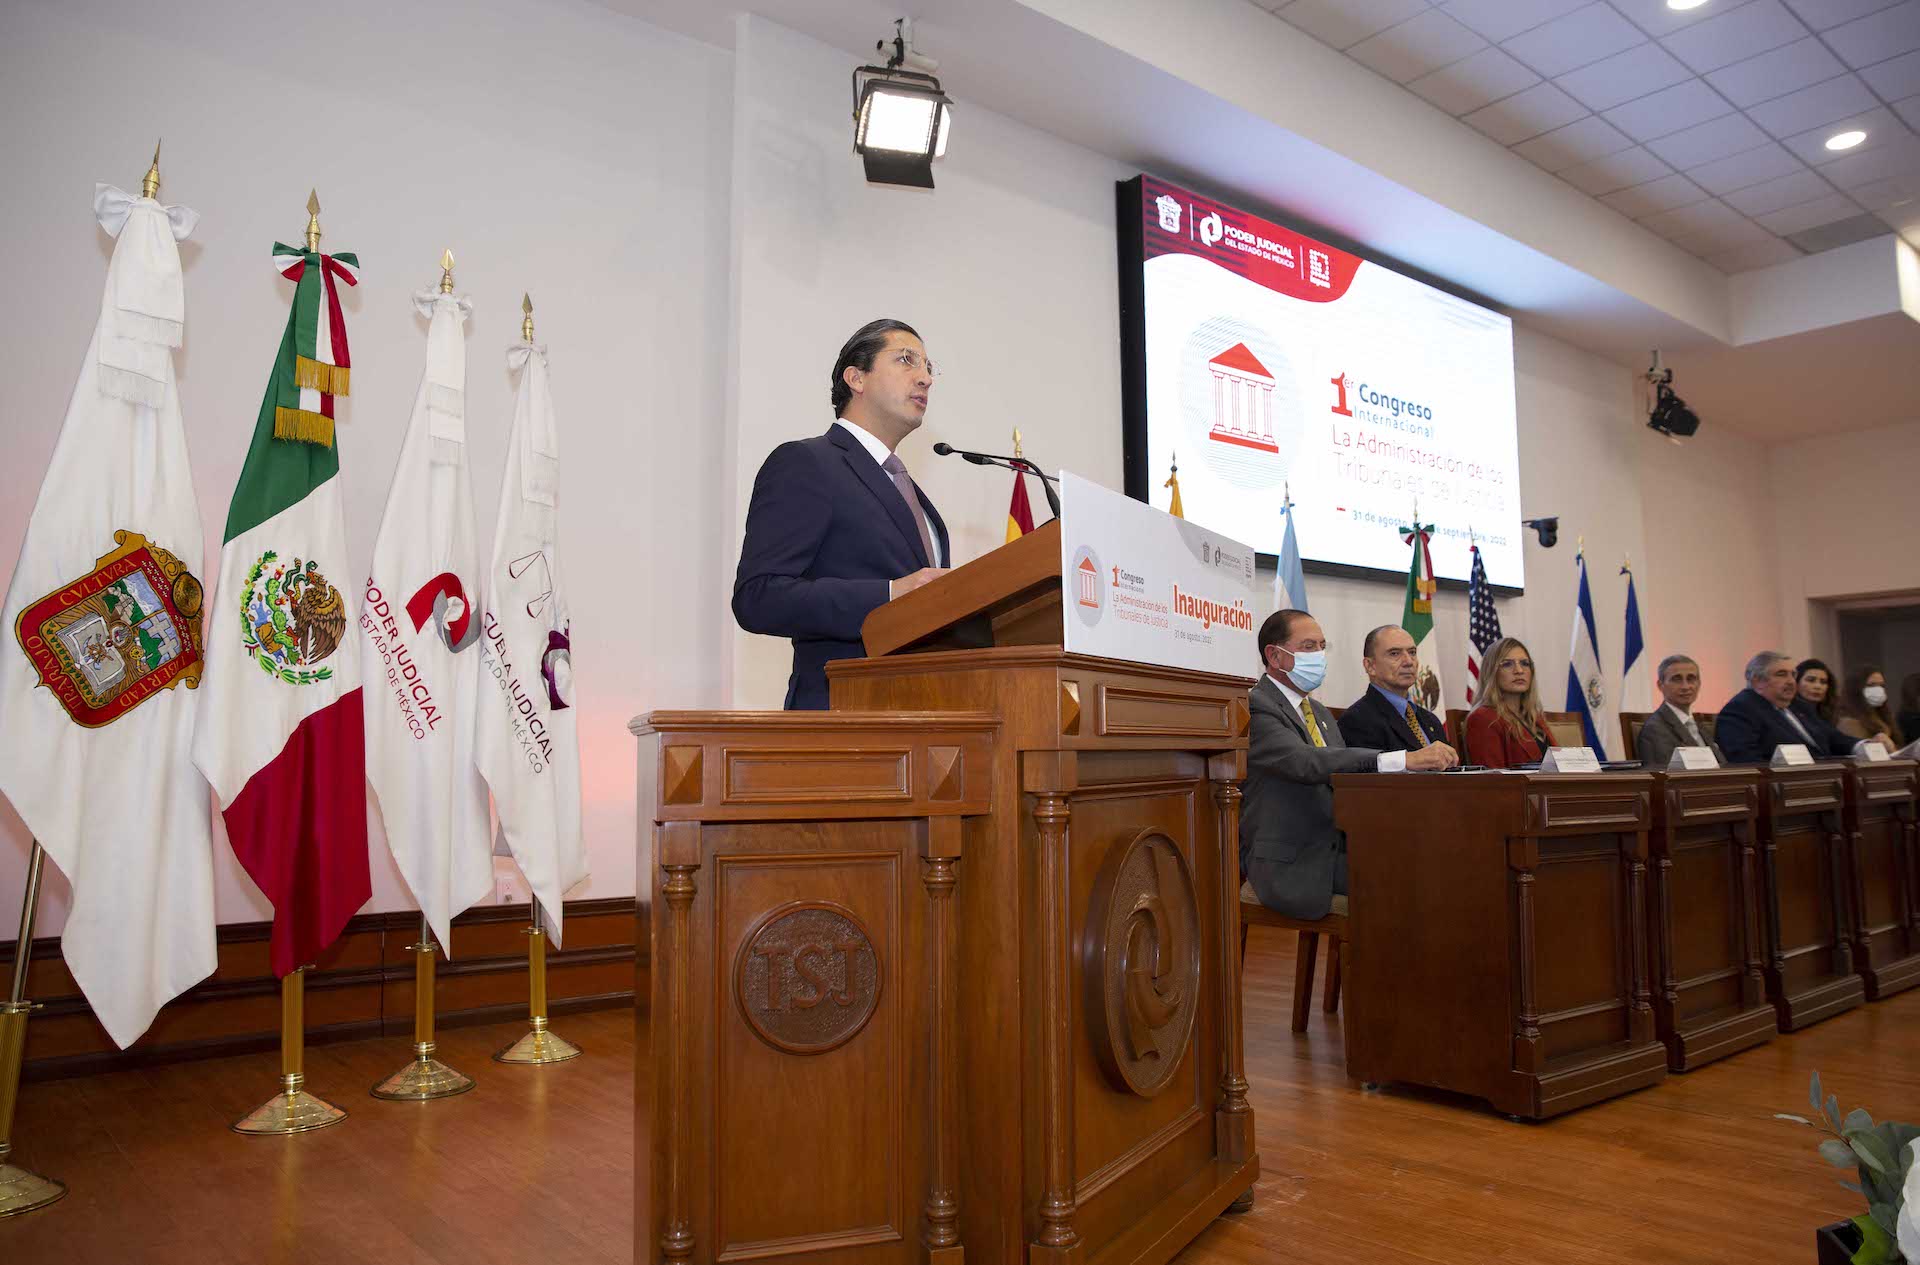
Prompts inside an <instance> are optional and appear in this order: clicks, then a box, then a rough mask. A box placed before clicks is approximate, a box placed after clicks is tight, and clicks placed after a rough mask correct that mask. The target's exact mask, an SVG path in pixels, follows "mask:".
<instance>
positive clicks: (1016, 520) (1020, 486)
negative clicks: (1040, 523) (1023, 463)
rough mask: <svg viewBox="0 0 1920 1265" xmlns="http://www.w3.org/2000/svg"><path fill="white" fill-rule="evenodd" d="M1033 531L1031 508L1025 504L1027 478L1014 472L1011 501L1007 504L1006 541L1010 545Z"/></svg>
mask: <svg viewBox="0 0 1920 1265" xmlns="http://www.w3.org/2000/svg"><path fill="white" fill-rule="evenodd" d="M1032 530H1033V506H1032V505H1029V504H1028V503H1027V476H1026V475H1024V474H1022V473H1020V472H1019V471H1017V470H1016V471H1015V472H1014V475H1013V499H1012V500H1011V501H1009V502H1007V541H1008V543H1012V542H1013V541H1016V540H1018V539H1020V537H1022V536H1024V535H1026V534H1027V533H1028V532H1030V531H1032Z"/></svg>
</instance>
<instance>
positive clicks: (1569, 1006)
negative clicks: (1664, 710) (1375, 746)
mask: <svg viewBox="0 0 1920 1265" xmlns="http://www.w3.org/2000/svg"><path fill="white" fill-rule="evenodd" d="M1916 770H1917V766H1916V765H1915V764H1914V763H1913V762H1911V761H1890V762H1882V763H1867V762H1864V761H1846V762H1831V763H1823V764H1816V765H1812V766H1805V767H1799V768H1782V769H1771V768H1754V767H1732V768H1725V769H1720V770H1717V771H1703V772H1671V773H1670V772H1665V771H1660V772H1602V773H1596V774H1548V773H1537V772H1498V773H1472V774H1414V775H1408V774H1385V775H1382V774H1345V775H1341V776H1338V777H1336V778H1335V779H1334V813H1335V817H1336V820H1337V821H1338V823H1339V825H1340V827H1341V828H1342V829H1343V830H1345V831H1346V833H1347V841H1348V866H1349V880H1348V890H1349V893H1350V897H1351V911H1350V913H1349V915H1348V933H1349V937H1350V938H1349V939H1348V941H1347V942H1346V943H1345V944H1344V945H1343V959H1342V976H1343V987H1344V989H1345V1008H1346V1055H1347V1070H1348V1072H1349V1074H1351V1075H1353V1076H1354V1077H1356V1078H1358V1079H1361V1080H1363V1081H1369V1082H1378V1083H1384V1082H1402V1083H1408V1084H1415V1085H1423V1086H1429V1087H1433V1088H1438V1089H1445V1090H1452V1091H1455V1092H1459V1093H1464V1094H1471V1095H1473V1096H1475V1097H1479V1098H1483V1099H1485V1100H1486V1101H1488V1102H1489V1103H1491V1104H1492V1105H1493V1106H1494V1107H1495V1108H1496V1109H1498V1110H1500V1111H1503V1112H1506V1113H1508V1114H1510V1115H1514V1116H1519V1117H1525V1118H1529V1119H1542V1118H1545V1117H1548V1116H1553V1115H1557V1114H1559V1113H1561V1112H1564V1111H1569V1110H1572V1109H1574V1108H1576V1107H1580V1106H1584V1105H1586V1104H1588V1103H1592V1102H1597V1101H1599V1100H1601V1099H1604V1098H1608V1097H1611V1096H1613V1095H1615V1094H1620V1093H1624V1092H1626V1091H1628V1090H1632V1089H1638V1088H1641V1087H1643V1086H1646V1085H1650V1084H1653V1083H1654V1082H1656V1081H1658V1080H1660V1079H1661V1078H1662V1077H1664V1076H1665V1075H1666V1074H1667V1072H1668V1071H1669V1070H1672V1071H1686V1070H1690V1069H1692V1068H1695V1067H1698V1066H1700V1065H1701V1064H1703V1063H1706V1062H1710V1061H1712V1060H1713V1059H1717V1058H1722V1057H1725V1056H1726V1055H1728V1054H1732V1053H1735V1052H1737V1051H1739V1050H1742V1049H1745V1048H1748V1047H1749V1046H1752V1045H1755V1044H1758V1043H1760V1042H1763V1041H1766V1040H1769V1039H1772V1038H1773V1037H1774V1035H1775V1032H1776V1028H1777V1030H1779V1031H1787V1032H1790V1031H1792V1030H1794V1029H1797V1028H1801V1027H1804V1026H1806V1025H1807V1024H1810V1023H1813V1022H1815V1021H1817V1020H1820V1019H1824V1018H1827V1017H1828V1016H1830V1015H1834V1014H1838V1013H1840V1012H1842V1011H1844V1010H1847V1009H1850V1008H1851V1007H1854V1006H1857V1005H1859V1004H1861V1002H1862V1001H1863V1000H1864V999H1865V998H1867V997H1869V996H1872V997H1876V998H1877V997H1883V996H1887V995H1889V994H1891V993H1893V992H1897V991H1899V990H1900V989H1904V988H1908V987H1911V986H1913V984H1915V983H1916V982H1920V833H1917V832H1916V826H1915V794H1916V784H1917V783H1920V774H1917V772H1916Z"/></svg>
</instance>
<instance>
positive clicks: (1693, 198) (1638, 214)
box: [1600, 175, 1707, 220]
mask: <svg viewBox="0 0 1920 1265" xmlns="http://www.w3.org/2000/svg"><path fill="white" fill-rule="evenodd" d="M1706 196H1707V195H1706V194H1705V193H1704V192H1703V191H1702V190H1701V188H1700V186H1699V185H1697V184H1695V183H1693V181H1691V180H1689V179H1687V178H1686V177H1685V176H1682V175H1672V176H1662V177H1660V179H1658V180H1649V181H1648V182H1647V183H1645V184H1637V185H1634V186H1633V187H1632V188H1630V189H1615V190H1614V191H1613V192H1612V193H1609V194H1607V195H1606V196H1605V197H1603V198H1601V199H1600V200H1601V201H1602V202H1604V203H1606V204H1607V205H1608V206H1610V207H1612V208H1613V209H1614V210H1616V211H1618V212H1620V214H1622V215H1624V216H1627V217H1628V218H1630V219H1636V220H1637V219H1641V218H1643V217H1645V216H1649V215H1658V214H1659V213H1660V212H1662V211H1671V210H1673V209H1674V208H1675V207H1677V206H1689V205H1691V204H1693V203H1695V202H1699V201H1702V200H1703V199H1705V198H1706Z"/></svg>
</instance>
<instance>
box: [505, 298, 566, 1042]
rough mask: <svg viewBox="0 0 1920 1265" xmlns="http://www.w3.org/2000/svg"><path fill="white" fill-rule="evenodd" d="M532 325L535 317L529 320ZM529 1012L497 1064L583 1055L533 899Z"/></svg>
mask: <svg viewBox="0 0 1920 1265" xmlns="http://www.w3.org/2000/svg"><path fill="white" fill-rule="evenodd" d="M529 324H531V320H529ZM527 987H528V992H529V998H528V1005H527V1012H528V1016H529V1019H530V1021H531V1023H532V1025H533V1031H531V1032H529V1033H527V1035H526V1036H524V1037H521V1038H520V1039H519V1040H518V1041H515V1042H514V1043H513V1044H512V1045H510V1046H508V1047H507V1048H506V1049H504V1050H502V1051H500V1053H498V1054H496V1055H494V1056H493V1061H494V1062H496V1063H564V1062H566V1061H567V1060H568V1059H577V1058H579V1057H580V1047H579V1046H577V1045H575V1044H573V1042H571V1041H568V1040H567V1039H566V1038H564V1037H558V1036H555V1035H554V1034H553V1033H551V1032H549V1031H547V929H546V926H545V924H544V923H542V921H541V918H540V902H539V901H538V900H536V901H534V902H533V926H531V927H529V928H527Z"/></svg>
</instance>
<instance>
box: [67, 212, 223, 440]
mask: <svg viewBox="0 0 1920 1265" xmlns="http://www.w3.org/2000/svg"><path fill="white" fill-rule="evenodd" d="M93 214H94V218H95V219H97V220H98V221H99V222H100V227H101V228H104V229H105V230H106V231H107V232H108V233H109V234H110V235H112V236H113V237H114V238H115V239H116V242H115V245H114V248H113V260H112V262H111V263H109V264H108V265H107V297H106V301H105V302H104V303H103V304H102V307H101V314H100V315H101V327H100V353H99V359H100V389H101V390H102V391H103V392H105V393H106V394H107V395H110V396H115V397H118V398H120V399H124V400H130V401H132V402H133V403H135V404H145V405H148V406H151V407H156V408H157V407H158V406H159V404H160V402H161V399H162V398H163V397H164V395H165V392H166V382H167V378H168V376H169V374H170V373H171V371H172V364H173V348H175V347H178V346H179V345H180V339H181V334H182V331H183V330H184V328H185V324H186V316H187V299H186V287H185V285H184V283H183V282H182V281H181V277H180V248H179V246H178V245H177V243H179V242H181V241H183V240H185V239H186V236H187V234H189V233H191V232H192V231H193V229H194V225H196V224H198V223H199V222H200V215H199V213H198V212H197V211H194V210H193V209H191V208H189V207H184V206H162V205H160V204H159V203H158V202H156V201H154V200H153V199H152V198H136V197H134V196H133V195H132V194H130V193H128V192H127V191H126V190H124V189H117V188H115V187H114V186H112V185H110V184H96V185H95V186H94V187H93Z"/></svg>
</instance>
